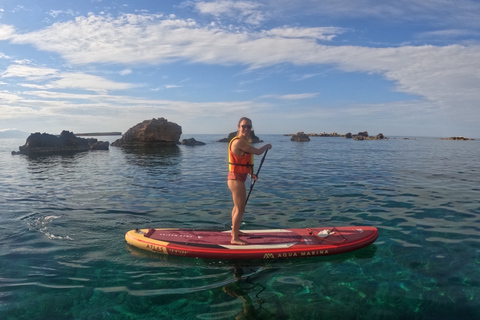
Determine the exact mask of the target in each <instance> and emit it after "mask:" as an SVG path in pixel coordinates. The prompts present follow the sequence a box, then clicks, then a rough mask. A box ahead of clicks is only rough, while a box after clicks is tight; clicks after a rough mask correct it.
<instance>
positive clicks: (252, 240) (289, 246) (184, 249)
mask: <svg viewBox="0 0 480 320" xmlns="http://www.w3.org/2000/svg"><path fill="white" fill-rule="evenodd" d="M242 232H243V233H244V234H245V235H243V236H241V237H240V239H242V240H244V241H246V242H248V244H247V245H232V244H231V243H230V241H231V234H230V230H228V231H202V230H193V229H136V230H131V231H128V232H127V233H126V234H125V240H127V242H128V243H129V244H130V245H132V246H135V247H138V248H140V249H144V250H149V251H153V252H158V253H163V254H170V255H177V256H184V257H194V258H206V259H227V260H229V259H280V258H306V257H317V256H329V255H334V254H339V253H345V252H349V251H353V250H357V249H360V248H363V247H366V246H368V245H370V244H372V243H373V242H375V240H376V239H377V238H378V230H377V229H376V228H375V227H367V226H360V227H357V226H349V227H326V228H311V229H310V228H307V229H270V230H246V231H244V230H242Z"/></svg>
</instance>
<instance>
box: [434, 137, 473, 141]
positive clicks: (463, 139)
mask: <svg viewBox="0 0 480 320" xmlns="http://www.w3.org/2000/svg"><path fill="white" fill-rule="evenodd" d="M442 140H461V141H469V140H475V139H470V138H465V137H450V138H442Z"/></svg>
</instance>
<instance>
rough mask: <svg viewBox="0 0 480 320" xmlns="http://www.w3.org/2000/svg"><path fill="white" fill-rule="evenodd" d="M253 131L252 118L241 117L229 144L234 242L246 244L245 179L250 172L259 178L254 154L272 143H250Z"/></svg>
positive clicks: (229, 178)
mask: <svg viewBox="0 0 480 320" xmlns="http://www.w3.org/2000/svg"><path fill="white" fill-rule="evenodd" d="M251 131H252V120H250V119H248V118H245V117H243V118H241V119H240V121H239V122H238V131H237V135H236V136H235V137H234V138H233V139H232V140H231V141H230V144H229V145H228V155H229V173H228V187H229V188H230V191H232V197H233V210H232V241H231V243H232V244H238V245H245V244H248V242H246V241H244V240H241V239H240V236H241V235H243V233H242V232H240V224H241V222H242V217H243V212H244V211H245V201H246V198H247V189H246V188H245V181H246V180H247V176H248V175H249V174H250V176H251V177H252V179H255V180H257V176H256V175H255V174H254V173H253V155H254V154H255V155H261V154H263V153H264V152H265V151H266V150H267V149H271V148H272V145H271V144H270V143H268V144H266V145H264V146H263V147H261V148H259V149H257V148H255V147H252V146H251V145H250V132H251Z"/></svg>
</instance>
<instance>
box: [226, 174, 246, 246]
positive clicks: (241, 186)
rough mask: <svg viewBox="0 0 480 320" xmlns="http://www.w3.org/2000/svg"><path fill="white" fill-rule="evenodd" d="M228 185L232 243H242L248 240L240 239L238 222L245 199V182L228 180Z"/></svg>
mask: <svg viewBox="0 0 480 320" xmlns="http://www.w3.org/2000/svg"><path fill="white" fill-rule="evenodd" d="M228 187H229V188H230V191H232V197H233V210H232V241H231V243H232V244H239V245H244V244H248V242H246V241H243V240H241V239H240V237H239V236H240V235H241V234H242V233H241V232H240V224H241V223H242V217H243V213H244V212H245V200H246V198H247V190H246V188H245V183H243V182H241V181H239V180H228Z"/></svg>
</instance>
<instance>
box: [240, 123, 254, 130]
mask: <svg viewBox="0 0 480 320" xmlns="http://www.w3.org/2000/svg"><path fill="white" fill-rule="evenodd" d="M242 129H252V126H251V125H250V124H242Z"/></svg>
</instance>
